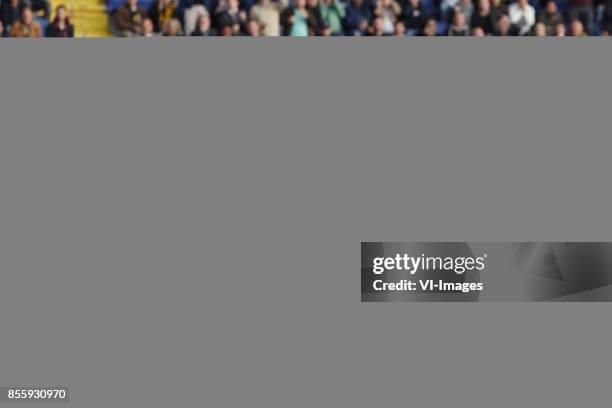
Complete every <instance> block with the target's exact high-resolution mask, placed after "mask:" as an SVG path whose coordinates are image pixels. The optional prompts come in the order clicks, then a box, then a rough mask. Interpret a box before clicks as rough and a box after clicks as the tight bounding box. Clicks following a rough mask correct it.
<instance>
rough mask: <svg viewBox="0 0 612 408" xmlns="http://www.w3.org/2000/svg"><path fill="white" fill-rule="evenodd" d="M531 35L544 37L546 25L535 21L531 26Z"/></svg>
mask: <svg viewBox="0 0 612 408" xmlns="http://www.w3.org/2000/svg"><path fill="white" fill-rule="evenodd" d="M533 35H535V36H536V37H546V26H545V25H544V24H542V23H536V25H535V26H533Z"/></svg>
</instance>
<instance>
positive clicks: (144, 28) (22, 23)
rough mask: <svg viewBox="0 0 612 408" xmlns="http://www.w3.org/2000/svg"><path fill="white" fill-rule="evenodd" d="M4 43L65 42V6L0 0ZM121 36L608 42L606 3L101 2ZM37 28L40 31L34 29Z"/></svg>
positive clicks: (43, 0) (69, 30)
mask: <svg viewBox="0 0 612 408" xmlns="http://www.w3.org/2000/svg"><path fill="white" fill-rule="evenodd" d="M1 2H2V3H1V9H0V31H1V32H2V35H3V36H5V37H42V36H47V37H72V36H74V27H73V26H72V24H71V22H70V15H69V14H70V13H69V12H68V10H67V8H66V7H65V6H59V7H57V9H56V10H54V12H53V18H52V19H50V18H51V10H50V6H49V2H48V0H1ZM107 10H108V14H109V20H110V26H111V30H112V32H113V34H114V35H116V36H120V37H134V36H141V37H152V36H183V35H185V36H252V37H259V36H266V37H276V36H293V37H307V36H399V37H403V36H559V37H562V36H576V37H580V36H594V35H603V36H607V35H610V34H611V33H612V0H107ZM43 25H44V29H43V28H42V27H41V26H43Z"/></svg>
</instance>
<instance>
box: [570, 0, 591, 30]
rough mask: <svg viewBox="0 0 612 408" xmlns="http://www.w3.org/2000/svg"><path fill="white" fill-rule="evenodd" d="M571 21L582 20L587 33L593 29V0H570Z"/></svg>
mask: <svg viewBox="0 0 612 408" xmlns="http://www.w3.org/2000/svg"><path fill="white" fill-rule="evenodd" d="M569 19H570V21H574V20H580V21H581V22H582V24H583V27H584V29H585V30H586V32H587V33H590V32H592V31H593V0H570V12H569Z"/></svg>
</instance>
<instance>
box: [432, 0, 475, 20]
mask: <svg viewBox="0 0 612 408" xmlns="http://www.w3.org/2000/svg"><path fill="white" fill-rule="evenodd" d="M457 10H461V11H463V14H464V15H465V21H470V20H471V19H472V14H473V13H474V3H473V2H472V0H442V3H441V4H440V14H441V16H442V18H443V19H444V20H445V21H452V19H453V17H454V16H455V12H456V11H457Z"/></svg>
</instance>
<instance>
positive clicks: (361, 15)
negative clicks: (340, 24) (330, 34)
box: [344, 0, 374, 36]
mask: <svg viewBox="0 0 612 408" xmlns="http://www.w3.org/2000/svg"><path fill="white" fill-rule="evenodd" d="M373 17H374V16H373V12H372V9H371V7H370V6H369V5H368V4H366V3H365V1H364V0H350V3H349V4H348V6H346V15H345V17H344V33H345V34H346V35H351V36H354V35H366V34H367V30H368V24H369V22H370V21H371V20H372V19H373Z"/></svg>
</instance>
